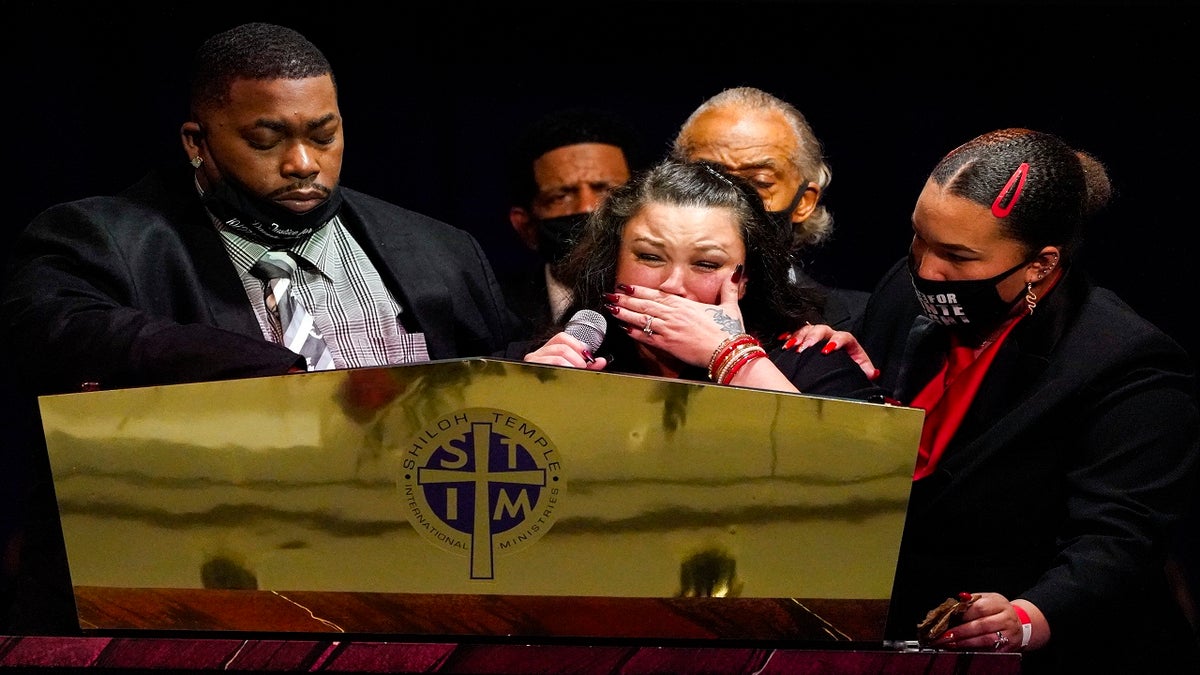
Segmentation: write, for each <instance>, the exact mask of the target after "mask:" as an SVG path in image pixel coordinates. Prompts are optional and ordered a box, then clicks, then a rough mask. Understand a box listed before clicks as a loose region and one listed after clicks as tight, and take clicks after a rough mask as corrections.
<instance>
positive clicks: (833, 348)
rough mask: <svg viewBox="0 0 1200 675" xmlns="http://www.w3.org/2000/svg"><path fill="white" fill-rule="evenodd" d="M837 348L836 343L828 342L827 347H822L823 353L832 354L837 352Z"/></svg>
mask: <svg viewBox="0 0 1200 675" xmlns="http://www.w3.org/2000/svg"><path fill="white" fill-rule="evenodd" d="M837 348H838V346H837V343H836V342H826V343H825V346H824V347H821V353H822V354H832V353H833V352H835V351H837Z"/></svg>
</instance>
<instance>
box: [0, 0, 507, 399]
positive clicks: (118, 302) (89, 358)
mask: <svg viewBox="0 0 1200 675" xmlns="http://www.w3.org/2000/svg"><path fill="white" fill-rule="evenodd" d="M181 139H182V142H183V148H184V151H185V152H186V162H180V163H179V166H178V167H175V168H174V170H166V171H156V172H153V173H151V174H150V175H149V176H147V177H146V178H145V179H143V180H142V181H141V182H139V183H138V184H136V185H134V186H133V187H131V188H130V189H129V190H127V191H125V192H124V193H122V194H120V195H118V196H116V197H94V198H90V199H83V200H80V201H76V202H72V203H68V204H62V205H58V206H55V207H52V208H51V209H49V210H47V211H46V212H44V213H42V214H41V215H40V216H38V217H37V218H36V219H35V220H34V222H33V223H32V224H31V225H30V226H29V227H28V228H27V229H26V230H25V231H24V232H23V233H22V234H21V235H20V237H19V239H18V240H17V242H16V244H15V250H14V251H13V257H12V261H11V267H10V269H9V273H8V286H7V290H6V291H5V293H4V298H3V307H4V321H5V322H6V325H5V328H6V332H7V333H8V336H9V338H10V342H11V345H10V348H12V349H14V350H15V353H19V354H21V355H22V358H21V359H20V360H19V362H18V363H16V364H15V365H16V366H17V367H18V368H20V369H21V370H22V371H24V372H25V373H27V374H28V376H29V377H28V379H29V380H30V381H35V382H36V383H37V384H38V386H39V389H40V390H41V391H43V392H45V391H55V392H60V391H78V390H79V388H80V387H81V386H82V385H83V384H84V383H92V384H89V385H87V386H89V387H95V386H99V387H102V388H110V387H123V386H134V385H147V384H160V383H170V382H181V381H189V380H191V381H196V380H211V379H219V378H225V377H237V376H248V375H271V374H282V373H286V372H287V371H288V370H289V369H292V368H295V367H298V368H304V367H306V365H305V364H304V362H303V360H300V359H298V358H297V354H296V353H294V352H292V351H290V350H289V349H288V348H286V347H285V346H283V345H281V344H279V342H280V341H281V337H280V332H281V329H282V328H283V327H282V326H280V325H279V319H278V317H276V316H275V313H274V312H272V311H271V309H269V308H268V307H267V302H266V293H265V290H266V285H265V282H264V281H263V279H261V278H259V277H258V276H256V275H255V273H254V272H252V271H251V268H252V266H253V264H254V263H255V261H256V260H257V258H258V257H259V256H260V255H261V254H262V253H263V252H265V251H267V250H276V251H284V252H287V254H289V255H290V256H291V258H292V259H293V260H294V261H295V264H296V265H297V266H298V267H299V271H298V274H297V277H296V278H294V279H292V283H293V287H294V291H293V292H294V293H298V294H299V296H300V297H302V298H303V299H304V301H305V304H306V305H311V306H310V307H309V308H308V309H309V311H310V313H311V314H312V315H313V319H314V326H315V329H316V332H317V333H318V334H319V336H320V337H321V338H322V339H324V341H325V342H326V343H327V344H328V347H329V349H330V351H331V352H332V356H333V364H334V366H335V367H356V366H372V365H388V364H397V363H406V362H414V361H422V360H427V359H445V358H454V357H461V356H472V355H485V354H491V353H493V352H495V351H498V350H501V349H503V348H504V347H505V345H506V344H507V342H508V340H509V339H510V338H512V335H511V333H510V331H511V330H512V328H513V323H514V320H515V317H513V316H512V315H511V314H510V312H509V311H508V310H507V308H506V305H505V303H504V301H503V298H502V294H501V292H500V290H499V286H498V285H497V283H496V281H495V278H494V275H493V273H492V270H491V267H490V265H489V263H488V262H487V260H486V258H485V256H484V254H483V252H482V249H481V248H480V246H479V245H478V244H477V242H476V241H475V240H474V238H473V237H471V236H470V235H468V234H467V233H465V232H464V231H462V230H459V229H457V228H454V227H451V226H449V225H446V224H445V223H441V222H438V221H436V220H434V219H431V218H428V217H426V216H424V215H421V214H418V213H414V212H412V211H409V210H406V209H403V208H401V207H398V206H395V205H393V204H389V203H386V202H384V201H381V200H379V199H375V198H373V197H370V196H367V195H365V194H362V193H359V192H356V191H354V190H351V189H349V188H346V187H342V186H340V185H339V184H338V181H339V176H340V173H341V162H342V150H343V130H342V117H341V114H340V112H339V108H338V100H337V88H336V84H335V80H334V75H333V72H332V70H331V68H330V65H329V62H328V61H327V60H326V59H325V57H324V56H323V55H322V53H321V52H320V51H319V50H318V49H317V48H316V47H315V46H314V45H312V43H310V42H309V41H308V40H307V39H305V38H304V37H303V36H301V35H300V34H299V33H296V32H295V31H293V30H291V29H287V28H283V27H280V26H274V25H270V24H246V25H242V26H238V27H236V28H233V29H232V30H229V31H226V32H224V33H221V34H218V35H216V36H214V37H212V38H210V39H209V40H208V41H206V42H205V43H204V45H203V46H202V47H201V48H200V50H199V51H198V53H197V57H196V63H195V72H194V75H193V82H192V95H191V108H190V115H189V119H188V120H187V121H186V122H184V124H183V125H182V128H181Z"/></svg>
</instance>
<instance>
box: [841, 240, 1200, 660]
mask: <svg viewBox="0 0 1200 675" xmlns="http://www.w3.org/2000/svg"><path fill="white" fill-rule="evenodd" d="M913 297H914V296H913V288H912V283H911V280H910V278H909V275H908V271H907V268H906V266H905V264H904V261H901V262H900V263H898V264H897V265H896V266H895V267H894V268H893V269H892V271H891V272H890V273H889V274H888V276H887V277H885V279H884V281H883V283H881V285H880V286H879V288H877V289H876V291H875V293H874V294H873V295H872V298H871V301H870V304H869V305H868V308H867V311H866V314H865V315H864V317H863V328H862V337H863V338H864V340H865V342H864V344H866V345H867V346H868V349H870V350H872V351H870V352H869V353H870V354H871V355H872V356H873V357H878V358H879V359H880V360H877V361H876V364H877V365H879V366H880V367H881V368H882V369H883V371H884V373H885V377H884V378H882V381H886V382H893V383H894V384H895V395H896V397H897V398H898V399H900V400H901V401H904V402H907V401H911V400H912V397H913V396H914V395H915V394H916V393H917V392H918V391H919V389H920V387H921V386H923V385H924V384H925V383H926V382H928V381H929V379H930V378H931V377H933V375H934V374H935V373H936V372H937V371H938V370H939V368H940V366H941V363H942V361H943V359H944V356H943V354H944V353H945V348H946V339H947V335H946V331H945V329H944V328H942V327H939V326H936V325H934V324H933V323H932V322H931V321H929V320H927V319H925V318H924V317H923V316H922V317H917V318H914V308H915V305H914V301H913ZM881 336H882V338H889V339H891V340H894V341H895V340H898V341H900V344H898V345H887V344H886V342H887V340H884V339H882V338H881ZM867 338H874V340H867ZM881 343H882V344H881ZM875 350H879V351H875ZM889 354H900V355H901V356H900V358H899V361H896V360H895V359H894V358H892V357H891V356H889ZM1195 387H1196V384H1195V381H1194V373H1193V364H1192V363H1191V360H1190V358H1189V357H1188V355H1187V354H1186V352H1185V351H1184V350H1183V349H1182V348H1181V347H1180V346H1179V345H1177V344H1176V343H1175V342H1173V341H1172V340H1171V339H1170V338H1169V337H1167V336H1166V335H1165V334H1164V333H1162V332H1161V331H1159V330H1158V329H1157V328H1155V327H1154V326H1153V325H1151V324H1150V323H1149V322H1147V321H1146V320H1144V319H1142V318H1141V317H1139V316H1138V315H1137V314H1135V313H1134V312H1133V310H1132V309H1130V308H1129V307H1128V306H1127V305H1126V304H1125V303H1124V302H1122V301H1121V300H1120V299H1119V298H1117V296H1116V295H1114V294H1113V293H1111V292H1109V291H1107V290H1104V289H1101V288H1097V287H1095V286H1092V285H1091V284H1090V283H1089V282H1088V281H1087V280H1086V279H1085V278H1084V277H1083V275H1082V273H1081V272H1079V271H1070V272H1068V274H1067V275H1066V277H1064V278H1063V279H1062V280H1061V281H1060V283H1059V285H1058V287H1057V288H1055V289H1053V291H1052V292H1051V293H1049V294H1047V295H1046V296H1045V297H1043V298H1042V299H1041V300H1040V301H1039V302H1038V305H1037V308H1036V309H1035V310H1034V312H1033V314H1032V315H1030V316H1027V317H1025V318H1024V319H1022V320H1021V322H1020V323H1019V324H1017V326H1016V328H1014V330H1013V332H1012V333H1011V334H1010V335H1009V337H1008V339H1007V340H1006V341H1005V342H1004V344H1003V345H1002V346H1001V349H1000V351H999V352H998V353H997V355H996V358H995V361H994V362H993V364H992V366H991V368H990V369H989V371H988V374H987V375H986V376H985V378H984V380H983V382H982V384H981V386H980V389H979V391H978V394H977V395H976V398H975V400H974V402H973V403H972V405H971V407H970V409H969V410H968V412H967V414H966V417H965V418H964V419H963V421H962V425H961V427H960V428H959V430H958V432H957V433H956V434H955V436H954V438H953V439H952V440H951V442H950V444H949V446H948V447H947V448H946V451H945V454H944V455H943V457H942V459H941V461H940V463H939V465H938V468H937V470H936V472H935V473H934V474H933V475H931V476H929V477H927V478H925V479H922V480H920V481H917V482H916V483H914V485H913V492H912V500H911V503H910V505H909V511H908V518H907V522H906V527H905V533H904V540H903V543H902V546H901V554H900V561H899V569H898V571H897V575H896V583H895V590H894V592H893V604H892V609H891V612H890V614H889V627H888V631H889V634H890V635H891V636H892V637H894V638H896V639H913V637H914V634H915V627H916V624H917V623H918V622H919V621H920V620H921V619H922V618H924V616H925V613H926V612H927V611H928V610H930V609H932V608H933V607H935V606H936V605H937V604H938V603H940V602H941V601H942V600H945V599H946V598H947V597H950V596H953V595H955V594H956V593H958V592H960V591H969V592H978V591H995V592H999V593H1001V594H1003V595H1005V596H1007V597H1008V598H1010V599H1015V598H1018V597H1020V598H1026V599H1028V600H1030V601H1031V602H1033V603H1034V604H1036V605H1037V606H1038V607H1039V608H1040V609H1041V610H1042V612H1043V613H1044V614H1045V615H1046V617H1047V619H1048V621H1049V624H1050V628H1051V633H1052V637H1051V643H1050V645H1049V646H1048V648H1046V649H1045V650H1039V651H1036V652H1032V653H1029V654H1027V655H1026V656H1025V658H1024V662H1023V663H1024V665H1023V671H1024V672H1041V670H1039V669H1047V670H1049V671H1050V672H1144V669H1145V668H1147V667H1149V664H1151V663H1153V664H1155V665H1154V666H1153V668H1154V669H1155V672H1200V670H1189V669H1190V668H1194V667H1195V666H1196V665H1197V664H1198V663H1200V661H1197V660H1195V659H1196V651H1197V650H1196V644H1195V637H1194V635H1193V634H1191V632H1190V630H1189V628H1188V624H1187V623H1186V621H1185V619H1184V618H1183V615H1182V613H1181V612H1180V610H1179V608H1178V606H1176V603H1175V602H1174V599H1173V597H1172V595H1171V593H1170V591H1169V588H1168V585H1167V582H1166V579H1165V575H1164V570H1163V568H1164V562H1165V557H1166V553H1167V551H1168V549H1169V542H1170V535H1171V533H1172V528H1174V527H1176V526H1177V524H1178V520H1179V517H1180V514H1182V513H1183V512H1184V505H1185V504H1186V503H1187V500H1188V499H1189V497H1190V496H1191V494H1192V493H1193V492H1194V490H1195V489H1196V476H1197V466H1198V463H1200V447H1198V445H1197V444H1198V438H1200V413H1198V411H1197V401H1196V389H1195ZM1134 617H1136V619H1135V618H1134ZM1184 664H1186V665H1184Z"/></svg>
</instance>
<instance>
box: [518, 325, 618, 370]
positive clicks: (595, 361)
mask: <svg viewBox="0 0 1200 675" xmlns="http://www.w3.org/2000/svg"><path fill="white" fill-rule="evenodd" d="M524 360H525V361H527V362H529V363H542V364H545V365H548V366H570V367H572V368H586V369H587V370H604V367H605V366H607V365H608V359H605V358H603V357H601V358H596V357H595V356H594V355H593V354H592V353H591V352H589V351H588V348H587V345H585V344H584V343H583V342H582V341H580V340H579V339H578V338H575V337H572V336H570V335H568V334H566V333H557V334H556V335H555V336H554V337H552V338H550V339H549V340H547V341H546V344H544V345H542V346H541V347H538V348H537V349H535V350H534V351H532V352H529V353H528V354H526V355H525V359H524Z"/></svg>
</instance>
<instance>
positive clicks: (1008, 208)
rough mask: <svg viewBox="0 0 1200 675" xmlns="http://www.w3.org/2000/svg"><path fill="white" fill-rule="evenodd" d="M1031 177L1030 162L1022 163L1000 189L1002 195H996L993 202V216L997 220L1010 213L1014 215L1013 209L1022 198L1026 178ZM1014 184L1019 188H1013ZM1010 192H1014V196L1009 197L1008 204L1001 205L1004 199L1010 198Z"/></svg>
mask: <svg viewBox="0 0 1200 675" xmlns="http://www.w3.org/2000/svg"><path fill="white" fill-rule="evenodd" d="M1028 175H1029V162H1021V166H1018V167H1017V170H1016V171H1014V172H1013V175H1012V177H1011V178H1009V179H1008V182H1007V183H1005V184H1004V187H1003V188H1000V194H998V195H996V201H994V202H992V215H993V216H996V217H997V218H1003V217H1005V216H1007V215H1008V214H1009V213H1012V210H1013V207H1014V206H1016V205H1017V200H1018V199H1020V198H1021V190H1023V189H1024V188H1025V177H1026V176H1028ZM1013 183H1016V185H1017V187H1016V188H1015V189H1014V188H1013ZM1009 190H1012V196H1011V197H1009V200H1008V204H1001V202H1003V201H1004V198H1005V197H1006V196H1008V193H1009Z"/></svg>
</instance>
